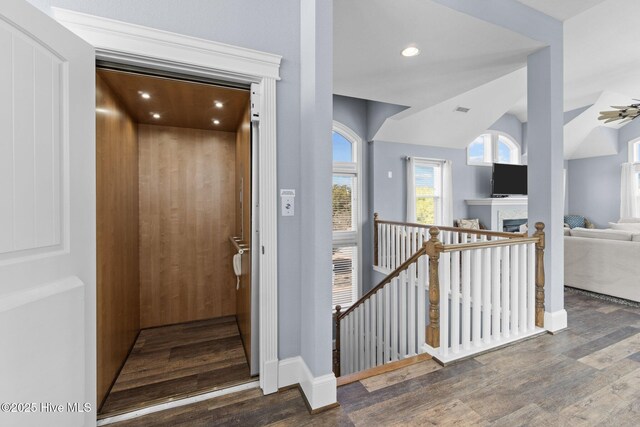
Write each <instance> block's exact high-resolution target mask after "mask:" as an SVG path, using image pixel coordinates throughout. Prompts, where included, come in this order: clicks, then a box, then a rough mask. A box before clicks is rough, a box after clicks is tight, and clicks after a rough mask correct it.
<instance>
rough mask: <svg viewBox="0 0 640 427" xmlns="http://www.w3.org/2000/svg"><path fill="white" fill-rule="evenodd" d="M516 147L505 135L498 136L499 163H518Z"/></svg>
mask: <svg viewBox="0 0 640 427" xmlns="http://www.w3.org/2000/svg"><path fill="white" fill-rule="evenodd" d="M516 150H517V148H516V147H514V145H513V143H512V142H511V141H509V140H508V139H506V138H505V137H504V136H499V137H498V159H497V161H498V163H516V161H517V159H516V157H517V156H516V153H515V151H516Z"/></svg>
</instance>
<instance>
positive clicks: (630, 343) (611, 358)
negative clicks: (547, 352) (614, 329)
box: [578, 333, 640, 369]
mask: <svg viewBox="0 0 640 427" xmlns="http://www.w3.org/2000/svg"><path fill="white" fill-rule="evenodd" d="M639 350H640V333H639V334H636V335H633V336H631V337H629V338H627V339H624V340H622V341H619V342H617V343H615V344H611V345H610V346H608V347H605V348H603V349H602V350H598V351H596V352H594V353H591V354H590V355H588V356H585V357H582V358H580V359H578V362H581V363H584V364H585V365H589V366H591V367H593V368H596V369H604V368H607V367H609V366H611V365H613V364H614V363H615V362H617V361H619V360H622V359H624V358H626V357H629V356H631V355H632V354H634V353H636V352H638V351H639Z"/></svg>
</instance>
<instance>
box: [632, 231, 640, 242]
mask: <svg viewBox="0 0 640 427" xmlns="http://www.w3.org/2000/svg"><path fill="white" fill-rule="evenodd" d="M631 241H632V242H640V233H638V234H634V235H633V236H631Z"/></svg>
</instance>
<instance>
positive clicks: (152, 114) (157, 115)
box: [151, 113, 160, 119]
mask: <svg viewBox="0 0 640 427" xmlns="http://www.w3.org/2000/svg"><path fill="white" fill-rule="evenodd" d="M151 117H153V118H154V119H159V118H160V114H158V113H151Z"/></svg>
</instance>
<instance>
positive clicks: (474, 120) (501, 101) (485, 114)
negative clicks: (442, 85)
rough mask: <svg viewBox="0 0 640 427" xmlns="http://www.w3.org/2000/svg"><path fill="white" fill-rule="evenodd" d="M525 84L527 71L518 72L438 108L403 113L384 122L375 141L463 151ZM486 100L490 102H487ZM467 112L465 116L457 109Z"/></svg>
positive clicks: (520, 91) (435, 106)
mask: <svg viewBox="0 0 640 427" xmlns="http://www.w3.org/2000/svg"><path fill="white" fill-rule="evenodd" d="M526 84H527V70H526V68H520V69H519V70H517V71H514V72H512V73H509V74H507V75H506V76H503V77H500V78H499V79H496V80H493V81H491V82H489V83H485V84H484V85H482V86H479V87H477V88H474V89H472V90H471V91H469V92H466V93H463V94H461V95H458V96H454V97H453V98H450V99H447V100H446V101H443V102H441V103H439V104H437V105H434V106H431V107H429V108H425V109H422V110H420V111H416V110H415V109H413V114H408V115H407V114H404V113H406V111H407V110H405V112H403V113H400V114H398V115H395V116H393V117H391V118H389V119H387V120H386V121H385V122H384V124H383V125H382V126H381V127H380V129H379V130H378V132H377V133H376V135H375V138H374V139H376V140H379V141H387V142H404V143H408V144H422V145H432V146H439V147H450V148H465V147H466V146H467V145H468V144H469V143H470V142H471V141H473V140H474V139H475V138H476V137H477V136H478V135H479V134H480V133H482V132H483V131H485V130H486V129H488V128H489V126H491V125H492V124H493V123H494V122H495V121H496V120H498V119H499V118H500V117H501V116H502V115H503V114H504V109H505V107H504V106H505V105H513V103H514V102H516V101H517V100H518V98H520V97H521V95H522V88H524V87H526ZM487 100H491V101H490V102H488V101H487ZM458 106H464V107H467V108H470V110H469V112H468V113H460V112H457V111H455V110H456V107H458Z"/></svg>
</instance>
